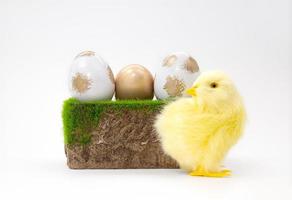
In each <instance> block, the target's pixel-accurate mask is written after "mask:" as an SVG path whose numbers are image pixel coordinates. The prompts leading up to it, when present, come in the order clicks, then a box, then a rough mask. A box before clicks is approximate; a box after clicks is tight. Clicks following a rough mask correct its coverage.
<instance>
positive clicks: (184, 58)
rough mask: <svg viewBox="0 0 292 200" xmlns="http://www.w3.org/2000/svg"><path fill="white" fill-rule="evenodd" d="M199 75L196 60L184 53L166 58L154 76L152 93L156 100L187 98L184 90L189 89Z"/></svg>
mask: <svg viewBox="0 0 292 200" xmlns="http://www.w3.org/2000/svg"><path fill="white" fill-rule="evenodd" d="M199 74H200V70H199V66H198V63H197V62H196V60H195V59H194V58H193V57H191V56H190V55H189V54H186V53H173V54H171V55H169V56H167V57H166V58H165V59H164V60H163V62H162V66H160V67H159V68H158V70H157V72H156V74H155V79H154V92H155V96H156V98H157V99H167V98H177V97H182V96H188V95H187V94H186V93H185V90H186V89H187V88H189V87H191V86H192V85H193V83H194V81H195V80H196V79H197V77H198V76H199Z"/></svg>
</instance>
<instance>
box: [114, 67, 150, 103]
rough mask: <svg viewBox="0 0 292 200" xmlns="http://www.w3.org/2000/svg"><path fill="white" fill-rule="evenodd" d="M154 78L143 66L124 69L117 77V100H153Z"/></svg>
mask: <svg viewBox="0 0 292 200" xmlns="http://www.w3.org/2000/svg"><path fill="white" fill-rule="evenodd" d="M153 96H154V89H153V76H152V75H151V73H150V72H149V71H148V70H147V69H146V68H145V67H143V66H142V65H138V64H132V65H128V66H126V67H124V68H123V69H122V70H121V71H120V72H119V73H118V75H117V77H116V99H152V98H153Z"/></svg>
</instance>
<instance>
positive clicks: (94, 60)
mask: <svg viewBox="0 0 292 200" xmlns="http://www.w3.org/2000/svg"><path fill="white" fill-rule="evenodd" d="M69 90H70V93H71V95H72V97H75V98H77V99H79V100H81V101H90V100H110V99H112V97H113V95H114V91H115V80H114V75H113V72H112V70H111V68H110V67H109V66H108V64H107V63H106V62H105V61H104V60H103V59H102V58H101V57H100V56H97V55H96V54H95V53H94V52H93V51H84V52H81V53H80V54H79V55H77V56H76V57H75V59H74V61H73V63H72V65H71V69H70V73H69Z"/></svg>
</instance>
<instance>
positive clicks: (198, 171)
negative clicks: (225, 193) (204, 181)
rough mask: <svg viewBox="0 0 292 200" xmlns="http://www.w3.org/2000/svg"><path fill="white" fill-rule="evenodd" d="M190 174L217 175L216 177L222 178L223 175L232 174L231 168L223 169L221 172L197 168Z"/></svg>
mask: <svg viewBox="0 0 292 200" xmlns="http://www.w3.org/2000/svg"><path fill="white" fill-rule="evenodd" d="M189 175H190V176H206V177H215V178H221V177H226V176H230V175H231V171H230V170H227V169H225V170H222V171H219V172H208V171H204V170H201V169H199V170H195V171H192V172H190V173H189Z"/></svg>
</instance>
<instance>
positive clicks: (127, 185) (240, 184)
mask: <svg viewBox="0 0 292 200" xmlns="http://www.w3.org/2000/svg"><path fill="white" fill-rule="evenodd" d="M83 50H94V51H96V52H97V53H98V54H100V55H101V56H102V57H103V58H104V59H106V60H107V61H108V62H109V64H110V66H111V67H112V69H113V71H114V73H115V74H117V72H118V71H119V70H120V69H121V68H122V67H123V66H125V65H127V64H131V63H139V64H142V65H144V66H146V67H147V68H148V69H149V70H150V71H151V72H153V73H154V72H155V69H156V68H158V67H160V63H161V61H162V59H163V58H164V57H165V56H166V55H167V54H168V53H171V52H176V51H185V52H188V53H190V54H192V55H193V57H195V58H196V59H197V61H198V63H199V65H200V67H201V69H202V70H208V69H221V70H224V71H226V72H227V73H228V74H230V76H231V77H233V79H234V81H235V82H236V84H237V86H238V88H239V90H240V91H241V93H242V95H243V96H244V99H245V103H246V107H247V111H248V116H249V122H248V125H247V128H246V132H245V136H244V137H243V138H242V140H241V141H240V142H239V143H238V145H236V146H235V148H234V149H232V151H231V152H230V154H229V155H228V157H227V158H226V161H225V166H226V167H227V168H230V169H231V170H233V175H232V177H230V178H224V179H211V178H197V177H190V176H187V175H186V174H185V173H184V172H181V171H180V170H81V171H78V170H77V171H74V170H69V169H68V168H67V166H66V159H65V155H64V148H63V138H62V122H61V108H62V102H63V100H65V99H66V98H68V97H69V93H68V89H67V80H66V78H67V73H68V69H69V66H70V64H71V62H72V59H73V58H74V57H75V56H76V54H78V53H79V52H80V51H83ZM291 87H292V2H291V0H221V1H216V0H214V1H212V0H193V1H191V0H176V1H174V0H171V1H166V0H145V1H137V0H136V1H130V0H124V1H113V0H102V1H97V0H96V1H87V0H83V1H76V2H75V1H73V0H71V1H61V0H55V1H41V0H35V1H32V0H26V1H20V0H19V1H17V0H0V95H1V96H0V199H16V198H17V199H56V198H62V199H65V198H66V199H103V198H105V197H112V199H116V198H119V199H120V198H122V199H123V198H127V199H131V198H135V199H149V198H150V197H158V198H160V199H166V198H167V199H180V198H182V199H184V198H187V199H207V198H208V199H277V198H278V199H291V198H292V147H291V146H292V126H291V120H292V89H291Z"/></svg>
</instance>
